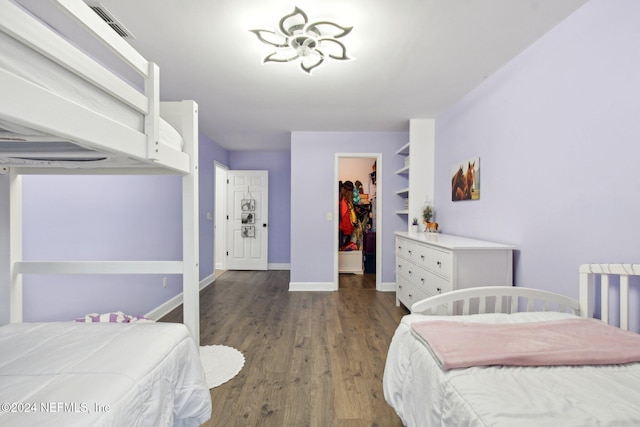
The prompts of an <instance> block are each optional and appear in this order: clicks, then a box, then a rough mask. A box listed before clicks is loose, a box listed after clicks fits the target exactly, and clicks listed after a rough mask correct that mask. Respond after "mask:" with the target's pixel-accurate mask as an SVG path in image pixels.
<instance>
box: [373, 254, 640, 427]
mask: <svg viewBox="0 0 640 427" xmlns="http://www.w3.org/2000/svg"><path fill="white" fill-rule="evenodd" d="M639 276H640V264H586V265H582V266H580V299H579V301H578V300H573V299H571V298H567V297H565V296H562V295H558V294H554V293H551V292H545V291H541V290H536V289H528V288H518V287H511V288H505V287H480V288H469V289H464V290H459V291H454V292H449V293H446V294H442V295H438V296H435V297H431V298H427V299H425V300H422V301H419V302H417V303H415V304H414V305H413V306H412V307H411V314H409V315H407V316H405V317H404V318H403V319H402V321H401V323H400V325H399V326H398V328H397V330H396V333H395V335H394V337H393V339H392V342H391V345H390V347H389V353H388V356H387V361H386V365H385V372H384V378H383V388H384V394H385V399H386V400H387V402H388V403H389V404H390V405H391V406H392V407H393V408H394V410H395V411H396V413H397V414H398V416H399V417H400V419H401V420H402V422H403V424H404V425H406V426H420V427H426V426H457V425H491V426H512V425H518V426H540V425H562V426H586V425H620V426H636V425H640V406H639V405H638V402H640V390H638V387H637V385H638V384H639V383H640V363H639V361H640V335H638V334H635V333H633V332H629V331H628V329H629V319H630V316H629V312H630V310H629V308H630V304H629V295H630V294H631V295H633V294H634V292H633V291H635V290H637V289H634V287H635V286H636V285H638V284H639V282H640V277H639ZM630 288H631V289H633V291H632V292H630ZM636 294H637V293H636ZM615 295H619V300H618V301H616V302H614V300H613V296H615ZM597 299H599V300H600V308H599V317H600V319H602V321H596V320H593V319H591V318H592V317H593V316H594V313H596V310H595V307H596V306H595V302H596V300H597ZM636 302H637V301H636ZM610 307H611V308H610ZM632 307H633V306H632ZM636 309H637V307H636ZM613 312H618V313H619V316H615V317H617V318H616V319H613V317H614V316H611V315H610V314H611V313H613ZM612 325H619V326H620V328H617V327H615V326H612ZM558 326H560V327H562V328H566V329H565V330H564V331H563V332H562V333H560V332H558V330H557V329H556V328H558ZM523 327H524V328H525V329H523ZM538 329H544V332H539V331H536V330H538ZM496 331H498V332H496ZM523 331H528V332H523ZM549 331H552V334H557V335H548V334H549ZM594 331H597V333H593V332H594ZM494 333H499V334H505V335H501V337H500V339H499V340H493V339H491V338H492V336H494V335H491V334H494ZM592 333H593V334H592ZM598 337H599V338H598ZM443 338H444V339H443ZM462 341H466V342H462ZM443 343H445V345H443ZM454 343H456V344H454ZM551 344H553V345H551ZM521 346H524V347H521ZM480 349H482V350H480ZM496 349H498V351H496ZM485 350H487V351H486V352H485ZM538 356H542V358H540V357H538ZM550 358H555V359H554V360H553V362H552V361H551V360H550ZM558 359H560V360H558ZM621 359H624V361H622V360H621Z"/></svg>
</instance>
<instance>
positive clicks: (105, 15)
mask: <svg viewBox="0 0 640 427" xmlns="http://www.w3.org/2000/svg"><path fill="white" fill-rule="evenodd" d="M86 3H87V5H88V6H89V7H90V8H91V9H92V10H93V11H94V12H95V13H96V14H97V15H98V16H99V17H100V18H102V20H103V21H104V22H106V23H107V24H109V26H110V27H111V28H112V29H113V31H115V32H116V33H118V35H119V36H120V37H122V38H124V39H135V37H134V36H133V34H131V32H130V31H129V30H127V29H126V27H125V26H124V25H122V23H121V22H119V21H118V20H117V19H116V18H114V17H113V14H112V13H111V12H109V10H108V9H107V8H106V7H104V5H103V4H102V3H99V2H96V1H87V2H86Z"/></svg>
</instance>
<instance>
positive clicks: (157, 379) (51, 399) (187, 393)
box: [0, 322, 211, 427]
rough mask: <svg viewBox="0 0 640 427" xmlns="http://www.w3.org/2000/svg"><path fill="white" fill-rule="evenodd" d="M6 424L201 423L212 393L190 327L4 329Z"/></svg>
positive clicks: (0, 392)
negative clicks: (190, 333) (190, 334)
mask: <svg viewBox="0 0 640 427" xmlns="http://www.w3.org/2000/svg"><path fill="white" fill-rule="evenodd" d="M0 405H2V406H1V408H0V425H3V426H40V425H42V426H45V425H46V426H128V427H129V426H149V427H156V426H199V425H201V424H202V423H204V422H205V421H206V420H208V419H209V417H210V415H211V397H210V393H209V389H208V387H207V385H206V383H205V379H204V373H203V370H202V365H201V364H200V359H199V356H198V350H197V348H196V346H195V344H194V342H193V340H192V339H191V337H190V336H189V331H188V329H187V328H186V327H185V326H184V325H182V324H171V323H154V322H150V323H130V324H129V323H76V322H55V323H19V324H10V325H5V326H2V327H0Z"/></svg>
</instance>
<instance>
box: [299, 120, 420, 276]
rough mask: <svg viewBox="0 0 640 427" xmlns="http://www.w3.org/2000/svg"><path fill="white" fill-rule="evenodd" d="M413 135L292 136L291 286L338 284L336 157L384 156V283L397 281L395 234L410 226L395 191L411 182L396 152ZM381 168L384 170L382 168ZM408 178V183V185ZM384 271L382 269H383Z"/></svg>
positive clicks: (303, 134)
mask: <svg viewBox="0 0 640 427" xmlns="http://www.w3.org/2000/svg"><path fill="white" fill-rule="evenodd" d="M408 140H409V133H408V132H375V133H372V132H293V133H292V135H291V176H292V177H293V179H292V180H291V230H292V231H291V277H290V279H291V282H295V283H332V282H333V280H334V277H333V274H334V266H333V264H334V256H335V251H336V248H335V246H334V243H335V240H334V222H333V221H327V219H326V215H327V213H329V212H330V213H333V212H334V206H335V204H336V203H337V200H335V198H334V196H335V186H336V185H337V182H334V179H335V176H336V175H335V171H334V165H335V155H336V153H382V176H383V180H382V182H380V181H379V182H378V191H380V186H382V193H383V197H384V201H383V203H382V216H383V225H382V227H383V234H382V235H378V238H381V239H382V242H383V246H382V248H383V252H382V264H383V265H382V266H379V267H381V271H382V282H383V283H385V282H392V283H394V282H395V268H394V261H395V257H394V248H395V245H394V244H393V242H394V237H393V233H394V231H399V230H405V229H406V228H407V223H406V218H401V217H399V216H398V215H396V214H395V213H394V212H395V211H396V210H400V209H401V208H402V199H401V198H400V197H398V196H396V194H395V191H396V190H398V189H399V188H401V187H403V186H405V187H406V178H402V177H400V176H398V175H396V174H395V171H396V170H398V169H400V168H401V167H402V165H403V162H404V159H403V158H401V156H398V155H396V154H395V153H396V151H397V150H398V149H399V148H400V147H401V146H402V145H404V144H406V143H407V141H408ZM379 170H380V169H379ZM403 180H404V184H403V182H402V181H403ZM379 271H380V270H379Z"/></svg>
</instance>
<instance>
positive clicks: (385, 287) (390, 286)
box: [380, 282, 397, 292]
mask: <svg viewBox="0 0 640 427" xmlns="http://www.w3.org/2000/svg"><path fill="white" fill-rule="evenodd" d="M396 289H397V285H396V283H395V282H382V283H380V292H395V291H396Z"/></svg>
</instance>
